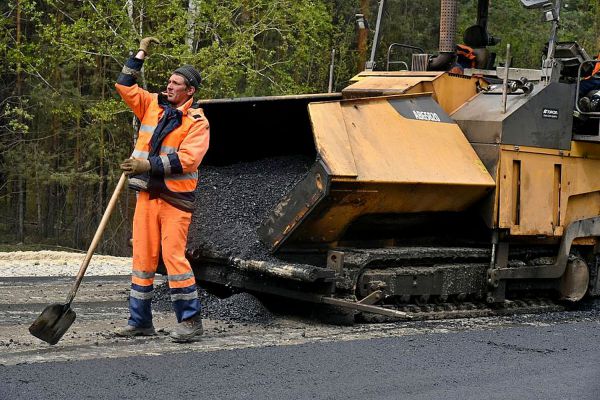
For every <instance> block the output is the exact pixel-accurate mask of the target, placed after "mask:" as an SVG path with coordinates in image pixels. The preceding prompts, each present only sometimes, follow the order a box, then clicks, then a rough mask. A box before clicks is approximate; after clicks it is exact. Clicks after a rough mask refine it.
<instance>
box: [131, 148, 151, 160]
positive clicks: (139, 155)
mask: <svg viewBox="0 0 600 400" xmlns="http://www.w3.org/2000/svg"><path fill="white" fill-rule="evenodd" d="M149 155H150V153H148V152H147V151H141V150H134V151H133V153H131V157H136V158H143V159H147V158H148V156H149Z"/></svg>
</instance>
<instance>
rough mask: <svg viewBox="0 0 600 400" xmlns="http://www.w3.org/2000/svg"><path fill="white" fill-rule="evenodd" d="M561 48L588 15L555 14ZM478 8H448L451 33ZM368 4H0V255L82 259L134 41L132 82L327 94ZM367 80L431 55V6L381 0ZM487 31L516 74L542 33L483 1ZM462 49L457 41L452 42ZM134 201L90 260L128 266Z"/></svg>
mask: <svg viewBox="0 0 600 400" xmlns="http://www.w3.org/2000/svg"><path fill="white" fill-rule="evenodd" d="M562 3H563V10H562V29H561V32H560V34H561V39H562V40H577V41H578V42H579V43H580V44H582V45H583V46H584V47H585V48H586V49H587V50H588V52H589V53H590V54H595V53H596V52H597V51H598V50H599V48H598V47H599V44H598V42H597V38H599V37H600V2H599V1H598V0H594V1H584V0H567V1H563V2H562ZM476 4H477V1H476V0H460V10H461V11H460V27H461V30H462V29H464V28H465V27H467V26H469V25H472V24H474V23H475V18H476ZM377 7H378V2H377V1H376V0H278V1H273V0H227V1H222V0H123V1H115V0H8V1H7V0H3V1H2V2H0V13H1V15H0V71H1V75H0V243H5V244H6V243H12V244H17V243H25V244H28V243H29V244H31V243H44V244H46V245H59V246H64V247H70V248H77V249H85V248H86V246H87V245H88V244H89V241H90V240H91V237H92V236H93V233H94V231H95V229H96V226H97V224H98V222H99V220H100V218H101V215H102V213H103V211H104V208H105V206H106V203H107V201H108V199H109V198H110V194H111V191H112V190H113V188H114V185H115V183H116V181H117V180H118V177H119V175H120V170H119V168H118V164H119V162H120V161H122V160H123V159H124V158H126V157H127V156H128V155H129V154H130V152H131V148H132V140H133V135H134V129H133V119H132V114H131V112H129V110H128V109H127V108H126V106H125V105H124V103H123V102H122V101H120V100H119V98H118V96H117V95H116V93H115V90H114V82H115V79H116V77H117V75H118V74H119V71H120V70H121V66H122V64H123V62H124V61H125V59H126V58H127V57H128V56H129V54H130V52H131V51H133V50H136V49H137V44H138V42H139V39H140V38H141V37H144V36H149V35H152V36H156V37H158V38H160V40H161V41H162V45H161V46H159V47H157V48H156V50H155V52H154V53H153V55H152V56H151V57H150V58H149V59H148V60H147V62H146V64H145V68H144V74H143V76H142V78H141V80H140V83H141V84H142V85H144V86H145V87H147V88H148V89H150V90H152V91H158V90H161V89H162V88H163V85H164V84H165V81H166V79H167V78H168V76H169V74H170V73H171V71H172V70H173V69H174V68H176V67H177V66H179V65H181V64H183V63H188V64H194V65H196V66H197V67H198V68H199V69H200V70H201V71H202V73H203V76H204V84H203V86H202V88H201V90H200V92H199V97H201V98H223V97H237V96H264V95H283V94H300V93H315V92H325V91H327V88H328V80H329V64H330V62H331V52H332V50H333V49H335V51H336V53H335V58H334V61H335V64H334V68H333V71H334V85H333V86H334V87H333V89H334V91H338V90H341V89H342V88H343V87H344V86H345V85H346V84H347V82H348V80H349V79H350V78H351V77H352V76H353V75H354V74H355V73H357V72H358V71H359V65H361V63H362V60H361V58H360V55H359V52H358V47H359V43H358V42H359V40H358V29H357V27H356V22H355V14H356V13H364V14H365V15H366V17H367V19H368V21H369V22H370V28H371V32H370V37H369V42H368V43H369V47H370V45H371V41H372V37H373V31H374V29H375V20H376V15H377ZM382 22H383V23H382V33H381V42H380V45H379V51H378V54H377V61H378V62H377V67H376V69H383V68H384V67H385V62H384V60H385V54H386V50H387V47H388V46H389V44H390V43H393V42H401V43H407V44H412V45H416V46H420V47H422V48H424V49H425V50H426V51H427V52H430V53H433V52H435V51H436V48H437V44H438V24H439V0H420V1H409V0H387V1H386V7H385V12H384V16H383V21H382ZM489 30H490V32H491V33H492V34H494V35H495V36H499V37H501V38H502V42H501V44H500V45H499V46H497V48H496V51H498V53H499V61H500V62H502V61H503V60H502V53H503V51H502V49H503V48H504V46H505V45H506V44H507V43H510V44H511V45H512V48H513V54H514V65H517V66H521V67H530V68H536V67H538V66H539V65H540V62H541V51H542V48H543V46H544V43H545V42H546V41H547V39H548V34H549V31H550V26H549V25H548V24H544V23H542V22H540V15H539V12H537V11H529V10H525V9H524V8H522V6H521V4H520V2H519V1H518V0H490V20H489ZM457 40H458V41H460V37H459V38H457ZM133 204H134V195H133V194H132V193H128V194H127V195H126V196H122V197H121V199H120V202H119V205H118V208H117V211H116V213H115V214H114V215H113V218H112V219H111V223H110V228H109V230H108V232H107V233H106V234H105V236H104V239H103V243H102V245H101V251H103V252H105V253H112V254H126V253H127V252H128V248H127V246H126V242H127V239H128V238H129V237H130V225H131V216H132V214H133Z"/></svg>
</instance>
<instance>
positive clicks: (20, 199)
mask: <svg viewBox="0 0 600 400" xmlns="http://www.w3.org/2000/svg"><path fill="white" fill-rule="evenodd" d="M16 18H17V20H16V46H17V48H20V47H21V1H20V0H17V15H16ZM16 90H17V98H18V101H21V96H22V95H23V82H22V77H21V62H19V63H18V64H17V81H16ZM17 135H18V140H19V142H20V144H19V149H20V150H21V153H22V152H23V134H22V132H19V133H17ZM18 174H19V175H18V178H17V191H18V195H17V241H18V242H23V241H24V240H25V177H24V176H23V174H24V171H22V170H21V171H19V172H18Z"/></svg>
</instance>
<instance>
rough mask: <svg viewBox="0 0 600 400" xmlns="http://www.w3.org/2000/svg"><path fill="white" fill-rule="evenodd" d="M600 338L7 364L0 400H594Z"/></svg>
mask: <svg viewBox="0 0 600 400" xmlns="http://www.w3.org/2000/svg"><path fill="white" fill-rule="evenodd" d="M599 332H600V323H599V322H598V321H594V320H591V321H590V320H588V321H578V322H570V323H559V324H548V325H545V324H541V325H540V324H535V325H531V326H523V325H520V326H516V327H506V328H501V329H495V330H478V331H463V332H451V333H435V334H431V333H426V334H415V335H409V336H400V337H390V338H385V339H371V340H355V341H337V342H336V341H333V342H320V343H309V344H303V345H295V346H276V347H262V348H252V349H239V350H229V351H213V352H188V353H181V354H170V355H163V356H145V357H139V356H136V357H127V358H116V359H96V360H86V361H71V362H49V363H37V364H21V365H15V366H0V399H15V400H16V399H170V398H173V399H174V398H181V399H188V398H189V399H477V400H479V399H519V400H523V399H590V400H592V399H599V398H600V350H599V341H600V337H599V336H600V334H599ZM1 351H2V350H0V352H1Z"/></svg>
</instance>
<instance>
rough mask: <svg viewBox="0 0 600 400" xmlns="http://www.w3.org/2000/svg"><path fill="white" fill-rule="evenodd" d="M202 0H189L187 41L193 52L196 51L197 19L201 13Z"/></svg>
mask: <svg viewBox="0 0 600 400" xmlns="http://www.w3.org/2000/svg"><path fill="white" fill-rule="evenodd" d="M199 1H200V0H188V13H187V31H186V37H185V43H186V44H187V46H188V48H189V49H190V52H191V53H195V52H196V20H197V19H198V13H199V8H200V7H199V6H200V4H199Z"/></svg>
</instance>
